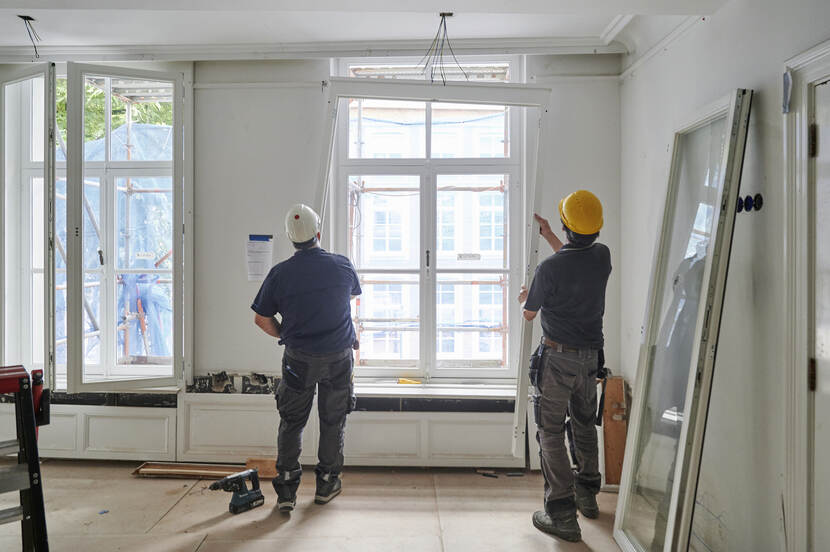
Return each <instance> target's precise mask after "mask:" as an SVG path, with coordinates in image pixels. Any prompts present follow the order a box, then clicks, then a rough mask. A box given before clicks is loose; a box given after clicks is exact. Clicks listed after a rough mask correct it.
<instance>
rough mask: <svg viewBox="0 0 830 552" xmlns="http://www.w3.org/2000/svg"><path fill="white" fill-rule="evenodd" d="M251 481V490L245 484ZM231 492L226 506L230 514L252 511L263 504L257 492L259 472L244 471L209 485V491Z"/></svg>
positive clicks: (260, 493)
mask: <svg viewBox="0 0 830 552" xmlns="http://www.w3.org/2000/svg"><path fill="white" fill-rule="evenodd" d="M246 479H250V480H251V488H250V489H248V486H247V485H246V484H245V480H246ZM219 489H221V490H223V491H228V492H232V493H233V496H232V497H231V503H230V504H229V505H228V510H229V511H230V512H231V513H232V514H240V513H242V512H247V511H248V510H252V509H254V508H256V507H257V506H262V505H263V504H265V497H263V496H262V491H260V490H259V472H257V470H256V468H254V469H251V470H245V471H241V472H237V473H232V474H231V475H229V476H227V477H225V478H224V479H220V480H219V481H214V482H213V483H211V485H210V490H211V491H218V490H219Z"/></svg>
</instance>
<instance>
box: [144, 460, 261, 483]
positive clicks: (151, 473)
mask: <svg viewBox="0 0 830 552" xmlns="http://www.w3.org/2000/svg"><path fill="white" fill-rule="evenodd" d="M244 469H245V467H244V466H240V465H234V464H184V463H182V464H179V463H175V462H172V463H166V462H145V463H143V464H141V465H140V466H139V467H138V468H136V469H135V471H133V475H135V476H138V477H172V478H183V479H194V478H195V479H222V478H223V477H227V476H229V475H231V474H232V473H236V472H240V471H242V470H244Z"/></svg>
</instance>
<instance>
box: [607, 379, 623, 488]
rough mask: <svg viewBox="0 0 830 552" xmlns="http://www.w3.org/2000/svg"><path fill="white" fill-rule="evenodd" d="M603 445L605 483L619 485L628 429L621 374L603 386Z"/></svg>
mask: <svg viewBox="0 0 830 552" xmlns="http://www.w3.org/2000/svg"><path fill="white" fill-rule="evenodd" d="M602 427H603V436H604V439H603V441H604V445H605V483H606V485H619V484H620V480H621V479H622V465H623V457H624V456H625V435H626V432H627V430H628V408H627V406H626V400H625V380H623V378H622V376H613V377H610V378H608V383H607V384H606V386H605V411H604V412H603V414H602Z"/></svg>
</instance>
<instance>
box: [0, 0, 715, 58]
mask: <svg viewBox="0 0 830 552" xmlns="http://www.w3.org/2000/svg"><path fill="white" fill-rule="evenodd" d="M725 1H726V0H514V1H511V2H505V1H504V0H454V1H451V2H447V1H446V0H444V1H441V2H438V1H435V0H421V1H419V2H404V1H400V0H350V1H349V2H344V1H343V0H305V1H304V2H297V1H296V0H292V1H291V2H289V1H288V0H236V1H235V2H234V3H233V4H232V5H233V6H234V9H233V10H228V9H227V8H228V5H229V4H230V2H228V1H227V0H199V1H196V0H133V1H132V2H130V1H127V0H74V1H73V2H67V1H66V0H26V1H25V2H24V1H23V0H0V47H25V46H29V44H30V43H29V37H28V34H27V33H26V29H25V27H24V25H23V22H22V21H21V20H20V19H19V18H18V17H17V15H18V14H21V15H30V16H32V17H34V18H35V20H36V21H35V23H34V27H35V29H36V30H37V32H38V33H39V35H40V37H41V38H42V42H40V43H39V44H38V46H39V48H42V49H44V48H45V49H46V50H47V51H48V50H49V49H50V48H59V47H80V46H95V47H103V46H128V45H133V46H142V45H143V46H148V45H192V46H197V45H205V46H207V45H210V46H211V47H214V48H215V47H217V46H221V45H245V44H290V43H304V44H311V43H323V42H325V43H329V44H331V43H338V42H360V43H362V44H367V43H371V42H372V41H429V40H431V39H432V37H433V36H434V35H435V32H436V30H437V26H438V21H439V19H438V12H440V11H442V10H445V9H453V10H454V11H455V15H454V16H453V17H452V18H451V19H449V20H448V23H447V25H448V30H449V36H450V38H451V39H453V40H460V41H462V43H463V41H464V40H479V41H480V40H482V39H512V40H528V39H563V40H581V41H582V43H584V44H585V45H591V44H597V45H608V44H610V43H612V42H613V40H614V39H615V38H616V35H617V33H618V32H619V31H620V30H622V28H623V27H624V26H625V24H626V23H627V22H628V21H630V19H631V16H630V15H622V14H648V15H675V16H676V15H707V14H710V13H713V12H714V11H715V10H717V9H718V8H719V7H720V5H721V4H723V3H724V2H725ZM68 4H71V8H68V7H67V5H68ZM298 7H301V8H302V9H301V10H298V9H297V8H298ZM137 8H140V9H137Z"/></svg>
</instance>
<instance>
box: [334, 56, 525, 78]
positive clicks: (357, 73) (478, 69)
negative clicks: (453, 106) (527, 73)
mask: <svg viewBox="0 0 830 552" xmlns="http://www.w3.org/2000/svg"><path fill="white" fill-rule="evenodd" d="M439 71H440V69H439V68H438V67H436V68H435V73H434V78H435V80H440V79H444V80H447V81H463V82H510V64H509V63H508V62H506V61H504V62H495V63H464V62H462V63H461V66H460V67H459V66H458V65H457V64H455V63H448V64H446V66H445V67H444V68H443V72H441V73H440V74H439ZM349 76H350V77H366V78H374V79H411V80H424V79H429V78H430V77H432V76H433V73H432V72H430V71H424V66H423V65H416V64H414V63H411V64H404V63H401V64H395V65H389V64H386V65H381V64H367V63H360V64H354V65H350V66H349Z"/></svg>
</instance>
